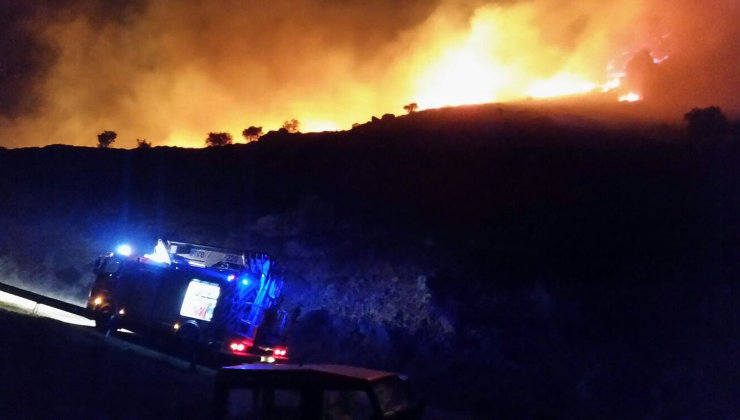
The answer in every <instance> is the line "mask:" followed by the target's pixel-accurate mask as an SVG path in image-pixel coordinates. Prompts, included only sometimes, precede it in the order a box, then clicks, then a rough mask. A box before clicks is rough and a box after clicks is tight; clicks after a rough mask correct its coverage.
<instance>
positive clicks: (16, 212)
mask: <svg viewBox="0 0 740 420" xmlns="http://www.w3.org/2000/svg"><path fill="white" fill-rule="evenodd" d="M736 140H737V139H733V138H730V137H727V138H722V139H713V140H712V141H707V142H704V143H701V144H697V143H695V142H691V141H689V139H688V138H687V137H686V136H685V134H684V130H683V127H674V126H670V125H659V124H649V123H645V122H641V121H637V120H632V121H627V120H626V119H625V120H621V122H620V123H618V124H617V123H605V122H604V120H603V119H599V118H596V117H593V116H579V115H574V114H572V113H570V112H566V113H563V112H555V111H552V110H547V111H543V110H536V109H529V108H527V107H526V106H509V107H503V106H498V105H487V106H478V107H462V108H457V109H448V110H435V111H426V112H420V113H416V114H412V115H409V116H403V117H396V118H390V117H385V118H383V119H379V120H374V121H372V122H369V123H367V124H363V125H360V126H358V127H356V128H354V129H352V130H350V131H347V132H337V133H318V134H287V133H281V132H271V133H268V134H267V135H265V136H263V137H262V138H261V139H260V140H259V141H258V142H255V143H250V144H247V145H234V146H227V147H219V148H206V149H180V148H166V147H155V148H152V149H137V150H119V149H96V148H80V147H70V146H60V145H55V146H48V147H44V148H40V149H38V148H29V149H15V150H4V149H0V196H2V197H3V200H2V201H0V217H1V218H2V220H3V223H2V224H0V271H2V273H1V274H2V275H3V277H4V278H6V279H8V278H10V279H11V280H13V281H15V282H24V283H26V285H27V286H28V287H47V288H49V289H52V290H55V291H56V292H57V293H59V294H66V295H67V296H69V297H70V298H76V299H79V298H80V297H84V296H85V293H86V288H87V287H88V285H89V282H90V281H91V280H92V278H91V276H90V274H89V269H90V263H91V262H92V261H93V260H94V259H95V257H96V256H97V255H98V254H99V253H101V252H104V251H106V250H108V249H110V248H111V247H113V246H114V245H115V244H116V243H119V242H121V241H128V242H133V243H134V244H135V246H140V247H142V248H147V247H149V246H151V244H153V241H154V240H156V238H159V237H163V238H170V239H178V240H186V241H192V242H204V243H213V244H220V245H224V246H232V247H240V248H253V249H260V250H264V251H267V252H269V253H271V254H273V255H274V256H275V258H276V259H277V260H278V261H280V262H281V263H282V266H283V268H284V269H285V271H286V283H287V285H286V291H285V301H284V306H285V307H286V308H288V309H289V310H291V311H292V312H293V313H294V314H295V315H296V320H295V323H294V330H293V341H294V343H293V345H292V349H294V350H295V353H294V354H295V357H296V358H297V359H300V360H306V361H309V360H310V361H324V362H326V361H339V362H349V363H358V364H365V365H371V366H374V367H381V368H388V369H399V370H404V371H407V372H410V373H411V374H412V375H414V376H416V377H418V378H420V379H421V382H422V388H423V389H424V392H425V393H426V394H427V396H428V397H429V398H430V399H435V400H436V401H439V402H440V404H442V405H449V406H452V407H456V408H458V409H459V408H461V407H465V409H466V410H470V411H471V412H473V413H478V414H480V415H482V414H481V413H490V412H494V413H499V414H503V415H508V416H512V415H514V416H516V417H519V418H534V417H537V416H539V415H543V416H544V415H556V416H561V417H569V418H577V417H594V416H597V417H604V418H612V417H619V416H627V417H631V418H635V417H639V416H642V415H645V417H650V416H659V417H660V416H661V415H666V413H668V414H670V413H671V412H674V411H670V410H678V411H675V413H678V412H681V413H688V415H689V416H696V417H698V418H701V417H706V416H710V417H712V416H714V414H718V415H719V416H720V417H722V416H723V413H725V414H726V413H730V412H733V411H727V410H730V409H733V408H734V407H732V402H731V401H730V400H729V399H727V400H725V399H722V397H721V395H725V394H724V393H723V392H726V391H729V390H737V389H735V388H734V385H733V384H732V380H731V378H729V377H727V376H725V374H724V373H723V369H720V368H717V369H713V368H712V369H707V368H706V366H703V365H702V363H703V362H702V360H704V359H705V358H711V357H720V356H721V355H723V354H726V352H728V351H730V350H732V351H736V350H739V348H737V347H738V344H740V342H738V341H737V338H736V337H737V333H738V328H737V326H736V325H735V324H734V323H732V322H731V319H735V315H734V312H733V311H732V309H731V308H733V307H734V306H735V305H736V304H737V302H738V299H740V294H738V293H740V289H738V286H736V285H735V284H734V279H735V278H736V275H737V274H738V267H737V264H736V263H735V262H734V261H735V258H734V256H735V255H736V253H737V251H738V241H737V239H736V238H738V234H739V233H740V231H739V230H740V219H739V218H740V216H738V215H740V212H739V211H737V210H740V209H739V208H738V205H739V204H740V203H738V198H737V197H739V196H740V195H738V193H740V171H738V170H737V166H736V165H735V164H734V162H737V161H738V160H740V147H738V145H739V144H740V143H736ZM668 353H670V354H671V356H670V357H666V354H668ZM727 354H731V353H727ZM723 360H724V359H723ZM719 363H720V364H721V363H723V362H722V361H720V362H719ZM491 378H495V380H491ZM699 383H702V384H705V385H706V387H700V386H699ZM430 384H437V385H430ZM443 384H445V385H444V386H443ZM686 386H688V389H689V392H688V394H684V396H685V398H683V399H681V400H679V399H678V396H677V395H678V394H676V393H677V392H678V390H679V389H681V390H683V391H685V390H686ZM692 386H693V387H694V388H692ZM707 387H708V388H711V389H713V390H715V391H718V392H719V394H720V396H719V397H717V398H719V400H718V401H717V404H715V405H714V406H713V407H715V409H717V410H720V411H717V412H716V413H714V412H710V411H706V410H704V409H702V408H701V407H705V405H701V404H699V401H701V398H702V396H703V395H704V392H708V391H706V389H708V388H707ZM617 395H619V397H616V396H617ZM535 402H536V403H535ZM694 403H696V405H694ZM692 410H693V411H692ZM702 410H704V411H702ZM722 410H724V411H722ZM661 413H663V414H661ZM669 417H670V415H669Z"/></svg>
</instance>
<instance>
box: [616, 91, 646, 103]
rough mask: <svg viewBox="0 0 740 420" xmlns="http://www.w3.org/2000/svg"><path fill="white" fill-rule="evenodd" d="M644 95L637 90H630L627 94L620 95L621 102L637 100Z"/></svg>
mask: <svg viewBox="0 0 740 420" xmlns="http://www.w3.org/2000/svg"><path fill="white" fill-rule="evenodd" d="M641 99H642V97H641V96H640V95H638V94H636V93H635V92H630V93H628V94H626V95H622V96H620V97H619V102H637V101H639V100H641Z"/></svg>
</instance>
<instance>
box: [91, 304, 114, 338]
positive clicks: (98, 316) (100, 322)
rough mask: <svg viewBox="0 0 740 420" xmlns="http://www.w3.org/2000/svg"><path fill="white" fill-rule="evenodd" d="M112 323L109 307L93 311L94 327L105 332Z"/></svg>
mask: <svg viewBox="0 0 740 420" xmlns="http://www.w3.org/2000/svg"><path fill="white" fill-rule="evenodd" d="M112 325H113V322H112V318H111V310H110V308H103V309H101V310H99V311H97V312H96V313H95V328H96V329H97V330H98V331H100V332H107V331H108V330H110V328H111V326H112Z"/></svg>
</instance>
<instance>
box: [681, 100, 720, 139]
mask: <svg viewBox="0 0 740 420" xmlns="http://www.w3.org/2000/svg"><path fill="white" fill-rule="evenodd" d="M684 120H686V121H687V122H688V124H689V126H688V129H689V135H690V136H691V138H693V139H704V138H717V137H720V136H722V135H724V134H727V133H728V132H729V131H730V123H729V121H727V117H725V114H723V113H722V110H721V109H719V107H716V106H710V107H708V108H694V109H692V110H691V111H690V112H688V113H686V114H685V115H684Z"/></svg>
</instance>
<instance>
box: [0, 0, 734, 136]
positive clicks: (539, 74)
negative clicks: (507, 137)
mask: <svg viewBox="0 0 740 420" xmlns="http://www.w3.org/2000/svg"><path fill="white" fill-rule="evenodd" d="M9 7H10V8H11V9H12V10H11V12H12V13H7V14H5V15H3V16H4V17H0V20H2V21H0V24H1V25H0V31H3V39H13V40H14V42H13V43H5V44H2V45H0V53H2V55H3V57H5V58H4V61H3V63H0V76H2V78H0V145H2V146H6V147H17V146H23V145H44V144H51V143H65V144H79V145H95V144H96V134H97V133H100V132H102V131H104V130H113V131H116V132H117V133H118V139H117V141H116V143H115V144H114V146H115V147H133V146H135V145H136V139H146V140H148V141H150V142H151V143H153V144H154V145H155V146H157V145H179V146H191V147H202V146H203V145H204V140H205V138H206V136H207V133H209V132H212V131H216V132H221V131H226V132H229V133H231V134H232V136H233V138H234V140H235V141H237V142H239V141H242V142H243V141H244V139H243V138H242V137H241V132H242V130H243V129H244V128H246V127H248V126H250V125H256V126H262V127H263V128H264V131H265V132H267V131H269V130H275V129H278V128H280V127H281V126H282V124H283V122H284V121H286V120H290V119H297V120H299V121H300V127H301V131H304V132H308V131H327V130H329V131H333V130H344V129H348V128H350V127H351V126H352V124H353V123H363V122H366V121H368V120H370V118H371V116H373V115H375V116H380V115H382V114H385V113H394V114H401V113H403V112H404V111H403V108H402V107H403V106H404V105H405V104H408V103H411V102H416V103H417V104H418V105H419V108H420V109H425V108H434V107H441V106H447V105H453V106H454V105H462V104H470V103H484V102H498V101H509V100H519V99H523V98H545V97H553V96H562V95H573V94H598V93H602V92H607V93H609V94H613V97H614V100H615V101H616V100H617V99H618V98H619V97H620V96H624V95H628V94H630V93H633V94H634V95H631V96H629V98H635V97H636V96H635V95H637V96H639V97H640V98H642V99H643V101H645V102H648V101H652V103H655V104H657V106H656V107H657V108H665V110H666V111H665V112H666V113H669V114H670V115H676V118H677V119H680V116H681V115H683V113H684V112H685V111H686V110H687V109H690V108H691V107H694V106H708V105H718V106H721V107H722V108H723V110H725V111H728V112H729V113H730V114H732V113H733V112H734V113H737V112H738V110H740V104H738V101H739V100H740V99H739V98H740V96H739V95H736V94H735V92H734V90H733V89H734V87H736V86H739V85H740V74H739V73H738V72H737V71H736V69H737V68H738V67H739V66H740V63H738V58H739V57H740V46H739V45H740V44H738V43H737V42H736V41H737V39H740V29H738V27H740V25H737V24H736V22H737V21H738V20H739V19H740V5H739V4H738V2H737V1H734V0H718V1H715V2H712V6H711V7H709V6H707V4H705V3H702V2H698V1H697V0H677V1H676V2H672V3H671V6H670V7H669V8H668V7H665V3H663V2H660V1H658V0H648V1H638V0H618V1H614V2H603V1H600V0H582V1H578V2H562V1H556V0H519V1H506V2H503V1H485V0H476V1H471V2H462V3H461V2H458V1H452V0H439V1H435V2H428V1H421V0H411V1H408V2H389V1H387V0H368V1H364V2H347V1H339V0H326V1H324V0H322V1H319V0H291V1H289V0H276V1H274V2H271V5H270V7H265V5H264V4H263V3H261V2H256V1H244V2H232V1H226V0H213V1H205V0H195V1H190V2H185V3H183V2H175V1H174V0H160V1H153V0H139V1H136V2H112V3H111V2H105V3H101V2H95V1H93V0H73V1H72V2H70V4H69V8H68V10H67V11H66V12H65V13H61V14H60V13H56V12H57V9H56V6H55V3H54V2H52V1H50V0H37V1H34V2H18V3H17V5H16V6H9ZM625 98H627V96H625Z"/></svg>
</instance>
